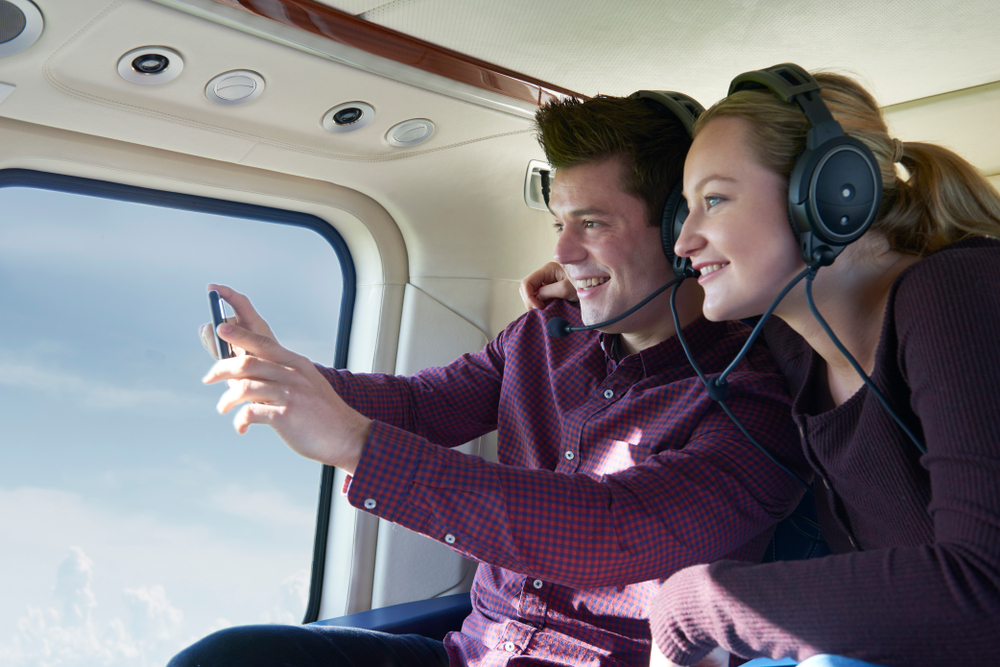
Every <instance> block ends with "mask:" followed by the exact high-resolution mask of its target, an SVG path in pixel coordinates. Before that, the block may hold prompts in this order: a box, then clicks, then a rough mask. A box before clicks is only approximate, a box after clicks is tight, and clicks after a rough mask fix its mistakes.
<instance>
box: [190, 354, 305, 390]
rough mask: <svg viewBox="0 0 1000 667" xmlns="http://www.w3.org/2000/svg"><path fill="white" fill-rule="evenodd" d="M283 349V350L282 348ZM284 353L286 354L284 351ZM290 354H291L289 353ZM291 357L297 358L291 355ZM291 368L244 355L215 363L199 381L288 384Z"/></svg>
mask: <svg viewBox="0 0 1000 667" xmlns="http://www.w3.org/2000/svg"><path fill="white" fill-rule="evenodd" d="M282 349H284V348H282ZM285 352H288V351H287V350H285ZM289 354H292V353H289ZM292 356H297V355H294V354H292ZM290 368H291V366H288V365H286V364H281V363H277V362H274V361H271V360H269V359H265V358H263V357H259V356H255V355H245V356H241V357H233V358H231V359H223V360H222V361H217V362H215V365H213V366H212V367H211V368H210V369H209V370H208V373H207V374H206V375H205V377H203V378H202V379H201V381H202V382H203V383H205V384H213V383H215V382H219V381H221V380H229V386H235V385H234V383H235V382H238V381H241V380H258V381H262V382H288V381H289V379H290V378H289V375H288V373H289V372H290V370H289V369H290Z"/></svg>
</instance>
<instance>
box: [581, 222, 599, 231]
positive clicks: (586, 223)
mask: <svg viewBox="0 0 1000 667" xmlns="http://www.w3.org/2000/svg"><path fill="white" fill-rule="evenodd" d="M599 224H601V223H599V222H598V221H597V220H584V221H583V226H584V227H586V228H587V229H592V228H594V227H596V226H598V225H599Z"/></svg>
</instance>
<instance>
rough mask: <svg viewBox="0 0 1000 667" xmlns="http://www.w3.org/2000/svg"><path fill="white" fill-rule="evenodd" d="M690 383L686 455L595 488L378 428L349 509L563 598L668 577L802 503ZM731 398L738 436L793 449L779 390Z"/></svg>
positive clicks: (664, 455) (658, 460) (589, 481)
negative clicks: (700, 404) (539, 582)
mask: <svg viewBox="0 0 1000 667" xmlns="http://www.w3.org/2000/svg"><path fill="white" fill-rule="evenodd" d="M695 382H696V381H694V382H692V383H691V388H692V391H691V400H693V401H694V400H699V401H704V402H705V404H704V410H703V412H702V417H701V420H700V422H699V423H698V424H697V426H696V427H695V429H694V431H693V435H692V437H691V438H690V439H689V440H688V441H687V443H686V444H684V446H683V447H681V448H678V449H670V448H663V449H662V450H660V451H658V452H657V453H656V454H654V455H652V456H650V457H648V458H647V459H646V460H645V461H644V462H642V463H641V464H639V465H636V466H633V467H631V468H628V469H626V470H624V471H621V472H618V473H615V474H611V475H606V476H604V477H602V478H600V479H594V478H591V477H589V476H587V475H583V474H565V473H560V472H554V471H551V470H539V469H526V468H521V467H513V466H505V465H501V464H497V463H491V462H487V461H485V460H482V459H480V458H478V457H472V456H467V455H465V454H462V453H461V452H457V451H454V450H448V449H444V448H441V447H436V446H434V445H433V444H431V443H429V442H427V441H426V440H425V439H424V438H421V437H420V436H418V435H415V434H412V433H407V432H405V431H402V430H400V429H398V428H396V427H394V426H390V425H388V424H384V423H379V422H376V423H374V424H373V428H372V432H371V435H370V437H369V439H368V441H367V443H366V445H365V449H364V452H363V454H362V457H361V462H360V463H359V465H358V468H357V470H356V471H355V475H354V479H353V481H352V483H351V486H350V489H349V493H348V500H349V501H350V502H351V504H352V505H354V506H355V507H364V508H365V509H367V510H369V511H371V512H372V513H374V514H377V515H378V516H380V517H382V518H384V519H387V520H389V521H393V522H396V523H398V524H400V525H403V526H405V527H407V528H410V529H411V530H415V531H417V532H419V533H422V534H424V535H427V536H429V537H431V538H433V539H435V540H439V541H442V542H444V543H446V544H448V545H450V546H451V547H452V548H454V549H456V550H457V551H459V552H460V553H462V554H463V555H466V556H468V557H470V558H473V559H476V560H480V561H483V562H487V563H489V564H491V565H494V566H498V567H502V568H505V569H508V570H511V571H513V572H517V573H520V574H524V575H527V576H531V577H538V578H541V579H543V580H546V581H551V582H553V583H557V584H561V585H565V586H570V587H573V588H595V587H600V586H610V585H624V584H630V583H635V582H639V581H646V580H649V579H660V578H665V577H666V576H668V575H669V574H671V573H673V572H675V571H676V570H678V569H680V568H681V567H684V566H687V565H691V564H694V563H701V562H707V561H709V560H713V559H716V558H720V557H722V556H724V555H726V554H728V553H730V552H732V551H733V550H735V549H737V548H738V547H740V546H742V545H744V544H745V543H747V542H748V541H750V540H751V539H753V538H754V537H756V536H758V535H759V534H760V533H761V532H763V531H764V530H766V529H767V528H768V527H769V526H771V525H772V524H774V523H775V522H776V521H777V520H779V519H780V518H782V517H783V516H785V515H787V514H788V513H790V512H791V511H792V510H793V509H794V507H795V505H796V504H797V502H798V499H799V498H800V497H801V492H802V491H801V487H799V486H798V485H797V483H796V482H795V481H794V480H792V479H791V478H790V477H789V476H788V475H787V474H786V473H784V472H782V471H780V470H779V469H778V468H777V467H775V466H774V465H773V464H772V463H771V462H770V461H768V460H766V459H765V458H764V456H763V455H762V454H761V453H759V452H757V451H756V450H755V449H753V448H752V446H751V445H750V444H749V443H748V442H747V441H746V440H745V439H744V438H743V436H742V435H741V434H740V433H739V432H738V431H737V429H736V427H735V426H734V425H733V424H732V422H730V421H729V419H728V417H726V416H725V414H724V413H722V411H721V410H719V409H718V407H717V406H715V405H714V404H712V403H711V401H710V400H709V399H708V398H707V397H706V396H705V392H704V388H703V387H701V386H700V385H696V384H695ZM774 384H775V385H777V384H779V383H778V382H777V381H776V382H775V383H774ZM730 386H731V387H736V389H737V390H736V391H735V392H734V394H733V395H732V398H731V403H732V406H731V407H733V408H734V410H735V411H736V412H738V413H740V414H741V415H742V416H743V418H744V419H745V420H746V422H747V423H748V428H750V429H751V430H753V431H756V432H757V433H758V437H761V435H760V434H761V433H765V432H766V433H767V435H768V436H769V439H770V440H771V441H772V442H782V443H784V446H785V447H786V448H787V449H786V450H785V452H786V453H787V451H788V450H795V449H797V448H798V440H797V433H796V432H795V427H794V424H793V423H792V422H791V420H790V419H789V418H788V410H789V408H788V402H787V400H788V399H787V395H786V393H785V391H784V387H783V386H781V387H778V386H774V387H772V391H771V393H770V394H768V393H767V392H761V391H755V392H753V393H744V392H741V391H740V390H739V386H740V382H739V381H738V380H737V381H733V382H731V385H730ZM799 473H800V474H802V475H805V474H806V473H805V472H804V470H802V468H801V467H800V468H799Z"/></svg>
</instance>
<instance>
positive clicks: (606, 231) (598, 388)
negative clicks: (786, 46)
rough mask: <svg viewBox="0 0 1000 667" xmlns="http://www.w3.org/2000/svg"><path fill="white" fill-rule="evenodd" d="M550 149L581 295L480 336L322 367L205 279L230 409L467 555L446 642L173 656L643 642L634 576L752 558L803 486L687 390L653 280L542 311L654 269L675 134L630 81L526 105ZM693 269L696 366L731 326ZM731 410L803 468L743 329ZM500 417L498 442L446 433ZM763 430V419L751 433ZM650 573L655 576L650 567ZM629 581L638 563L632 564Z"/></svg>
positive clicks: (411, 660) (626, 658)
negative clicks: (707, 316) (403, 361)
mask: <svg viewBox="0 0 1000 667" xmlns="http://www.w3.org/2000/svg"><path fill="white" fill-rule="evenodd" d="M537 120H538V126H539V130H540V142H541V143H542V146H543V147H544V148H545V151H546V154H547V155H548V157H549V160H550V161H551V162H552V163H553V165H554V166H555V167H556V168H557V172H556V175H555V180H554V184H553V188H552V196H551V202H550V207H551V210H552V212H553V215H554V216H555V220H556V232H557V241H556V250H555V258H556V260H557V261H558V262H559V263H560V264H561V265H562V267H563V270H564V271H565V272H566V273H567V274H568V275H569V276H570V277H571V278H572V279H573V280H574V281H575V284H576V287H577V290H578V294H579V298H580V305H579V310H577V307H576V306H573V305H571V304H568V303H566V302H564V301H561V300H557V301H554V302H553V303H551V304H550V305H549V306H548V307H546V308H545V309H544V310H532V311H531V312H529V313H527V314H525V315H523V316H522V317H520V318H519V319H518V320H516V321H515V322H513V323H512V324H511V325H509V326H508V327H507V328H506V329H505V330H504V331H503V332H501V333H500V334H499V335H498V336H497V338H496V339H495V340H493V341H492V342H491V343H489V344H488V345H487V346H486V348H485V349H484V350H482V351H481V352H478V353H476V354H469V355H464V356H463V357H462V358H460V359H458V360H457V361H455V362H453V363H452V364H451V365H449V366H447V367H444V368H433V369H427V370H424V371H421V372H420V373H418V374H416V375H414V376H412V377H395V376H388V375H354V374H351V373H349V372H347V371H335V370H330V369H317V368H316V367H315V366H313V364H312V363H310V362H309V361H308V360H307V359H304V358H302V357H300V356H298V355H295V354H294V353H292V352H289V351H288V350H285V349H284V348H282V347H281V346H280V345H278V344H277V343H276V342H275V341H274V340H273V336H271V334H270V330H269V329H268V328H267V325H266V323H264V321H263V320H261V319H260V317H259V316H258V315H257V314H256V313H255V312H254V310H253V308H252V307H251V306H250V303H249V301H247V299H246V298H245V297H243V296H242V295H239V294H237V293H235V292H232V291H231V290H229V289H228V288H224V287H217V286H211V287H216V288H217V289H218V290H219V292H220V293H221V295H222V296H223V297H224V298H225V299H226V300H227V301H229V302H230V304H231V305H232V306H233V307H234V310H235V311H236V313H237V315H238V318H239V322H240V324H241V325H242V327H245V328H241V327H238V326H232V325H223V326H222V327H220V328H219V334H220V336H222V337H223V338H225V339H226V340H228V341H230V342H232V343H233V344H234V345H236V346H238V347H240V348H243V349H245V350H247V351H248V352H251V353H252V354H253V355H255V356H247V357H242V358H239V359H235V360H227V361H222V362H219V363H218V364H216V366H215V367H213V369H212V370H211V371H210V372H209V374H208V376H206V378H205V381H206V382H217V381H223V380H236V381H238V382H230V385H231V386H230V388H229V390H228V391H226V392H225V394H224V395H223V397H222V399H221V400H220V402H219V409H220V411H222V412H226V411H228V410H230V409H233V408H236V407H237V406H239V405H240V404H244V403H245V404H244V405H243V406H242V407H241V408H239V410H238V412H237V415H236V417H235V419H234V422H235V425H236V428H237V430H238V431H240V432H241V433H242V432H245V430H246V429H247V428H248V427H249V426H250V425H251V424H254V423H265V424H269V425H270V426H272V427H273V428H274V429H275V430H276V431H277V432H278V433H279V435H281V437H282V438H283V439H284V440H285V442H286V443H288V445H289V446H290V447H292V449H294V450H295V451H297V452H298V453H300V454H302V455H303V456H307V457H309V458H313V459H316V460H318V461H322V462H323V463H325V464H328V465H333V466H337V467H340V468H342V469H344V470H345V471H347V472H348V473H351V474H352V475H353V478H352V480H351V482H350V485H349V488H348V490H347V496H348V500H349V501H350V502H351V504H352V505H354V506H355V507H358V508H359V509H364V510H366V511H369V512H371V513H373V514H376V515H378V516H380V517H382V518H385V519H387V520H390V521H394V522H397V523H399V524H400V525H403V526H406V527H407V528H410V529H412V530H415V531H417V532H420V533H423V534H424V535H428V536H430V537H432V538H433V539H436V540H439V541H441V542H443V543H445V544H447V545H449V546H451V547H452V548H453V549H455V550H457V551H459V552H461V553H463V554H465V555H467V556H469V557H471V558H474V559H476V560H479V561H480V562H481V563H482V565H481V566H480V567H479V570H478V572H477V575H476V580H475V583H474V585H473V589H472V600H473V612H472V614H471V615H470V616H469V618H468V619H466V621H465V624H464V626H463V628H462V631H461V632H456V633H451V634H450V635H449V636H448V637H447V638H446V639H445V642H444V643H443V644H441V643H439V642H432V641H431V640H427V639H424V638H418V637H413V636H407V637H401V638H400V637H392V636H389V635H382V634H379V633H370V632H364V631H344V630H341V629H338V628H331V627H323V626H307V627H289V626H252V627H250V628H234V629H231V630H225V631H222V632H220V633H217V634H215V635H211V636H209V637H207V638H206V639H204V640H202V641H201V642H199V643H198V644H195V645H194V646H193V647H191V648H189V649H188V650H187V651H185V652H184V653H182V654H180V655H179V656H178V657H177V658H175V661H174V662H172V663H171V666H172V667H180V666H182V665H195V664H200V665H203V666H206V667H207V666H209V665H256V664H260V665H268V664H294V665H314V664H315V665H319V664H324V665H359V666H360V665H373V664H379V665H382V664H386V665H401V666H402V665H406V666H407V667H411V666H414V665H425V664H427V665H506V664H508V663H509V664H511V665H532V664H535V665H542V664H544V665H582V664H588V665H609V666H610V665H615V666H618V665H645V664H646V663H647V662H648V660H649V646H650V639H649V629H648V625H647V622H646V620H645V618H644V612H643V610H644V607H645V603H646V601H647V599H648V598H649V596H650V595H652V593H653V592H654V591H655V590H656V588H657V585H658V582H659V581H662V580H663V579H664V578H666V577H668V576H669V575H670V574H671V573H673V572H675V571H676V570H678V569H680V568H681V567H684V566H686V565H690V564H694V563H701V562H707V561H711V560H715V559H718V558H721V557H723V556H727V555H728V557H730V558H742V559H759V558H760V557H761V555H762V553H763V548H764V546H765V545H766V542H767V536H768V530H767V529H768V528H769V527H770V526H771V525H772V524H773V523H774V522H775V521H776V520H778V519H780V518H781V517H782V516H784V515H786V514H787V513H788V512H790V511H791V510H792V509H793V508H794V506H795V504H796V502H797V500H798V498H799V496H800V495H801V489H800V488H799V487H797V485H796V483H795V482H794V481H793V480H792V479H791V478H790V477H789V476H788V475H786V474H785V473H784V472H782V471H781V470H780V469H778V468H777V467H776V466H775V465H774V464H773V463H771V462H770V461H768V460H767V459H766V458H765V457H764V455H763V454H761V453H760V452H759V451H757V450H756V449H754V448H753V447H752V446H751V445H750V444H749V443H748V442H747V441H746V440H745V439H744V437H743V436H742V435H741V434H740V432H739V431H738V429H737V427H736V426H735V425H734V424H733V423H732V422H731V421H730V420H729V419H728V418H727V417H726V416H725V415H724V413H722V412H721V410H720V409H719V408H718V406H716V405H715V404H713V403H712V402H711V401H710V400H709V399H708V397H707V396H706V393H705V390H704V388H703V387H702V386H701V384H700V382H699V380H698V378H697V377H696V376H695V374H694V372H693V371H692V370H691V369H690V367H689V366H688V364H687V361H686V359H685V357H684V355H683V353H682V351H681V348H680V345H679V344H678V343H677V341H676V338H675V337H674V326H673V322H672V319H671V316H670V313H669V310H668V309H667V299H668V295H667V294H666V293H665V294H663V295H661V296H660V297H658V298H657V299H655V300H654V301H653V302H651V303H650V304H649V305H647V306H646V307H644V308H642V309H640V310H639V311H637V312H635V313H634V314H632V315H630V316H629V317H627V318H625V319H623V320H621V321H620V322H618V323H616V324H615V325H613V326H608V327H605V328H604V329H603V330H602V332H597V331H587V332H581V333H576V334H572V335H570V336H568V337H564V338H552V337H549V336H548V335H547V334H546V322H547V321H548V319H550V318H552V317H562V318H565V319H566V320H568V321H569V322H570V324H576V325H578V324H580V323H581V322H586V323H596V322H599V321H602V320H604V319H606V318H609V317H612V316H615V315H618V314H620V313H622V312H624V311H625V310H626V309H628V308H629V307H631V306H633V305H635V304H636V303H638V302H639V301H640V300H641V299H643V298H644V297H645V296H647V295H648V294H650V293H651V292H653V291H654V290H655V289H656V288H658V287H660V286H661V285H663V284H664V283H666V282H667V281H668V280H669V279H670V278H672V269H671V267H670V266H669V264H668V261H667V259H666V257H665V255H664V253H663V251H662V249H661V245H660V240H659V229H658V228H657V227H656V226H655V225H656V224H658V222H659V217H660V210H661V209H662V207H663V202H664V200H665V197H666V193H667V192H668V190H669V188H670V186H671V185H672V184H673V183H674V182H675V181H676V180H677V179H679V178H680V176H681V171H682V168H683V161H684V156H685V154H686V152H687V149H688V146H689V145H690V138H689V137H688V136H687V132H686V131H685V129H684V127H683V126H682V124H681V123H680V122H679V121H678V120H677V119H676V118H674V117H672V116H670V115H669V114H664V113H662V112H658V111H657V110H655V109H652V108H650V107H647V106H646V105H645V104H644V103H643V102H641V101H638V100H631V99H626V98H610V97H599V98H596V99H594V100H590V101H588V102H585V103H577V102H574V101H568V102H556V103H553V104H552V105H549V106H547V107H545V108H543V109H542V110H540V111H539V113H538V116H537ZM700 298H701V297H700V291H699V288H698V286H697V285H696V284H695V282H694V281H688V283H685V285H684V287H683V289H682V290H681V292H680V294H679V299H678V300H679V305H680V315H681V322H682V325H684V326H685V332H686V336H687V338H688V340H689V342H690V345H691V347H692V349H693V351H694V354H695V355H696V356H697V357H698V358H699V361H700V362H701V364H702V366H703V368H704V369H705V371H706V372H709V373H713V372H714V373H717V372H720V371H721V370H722V369H723V368H724V367H725V366H726V365H727V363H728V361H729V360H731V359H732V358H733V357H734V356H735V354H736V352H737V351H738V349H739V348H740V347H741V346H742V344H743V342H744V341H745V340H746V334H747V331H746V329H745V327H742V326H741V325H738V324H728V323H722V324H714V323H710V322H707V321H706V320H704V319H702V318H701V317H700ZM729 385H730V399H729V404H730V407H731V409H732V410H733V411H734V412H735V413H736V414H737V415H738V416H739V417H740V419H741V420H742V421H743V423H744V424H745V425H746V426H747V428H748V429H749V430H750V431H752V432H754V433H756V434H757V437H758V439H761V440H764V441H765V442H766V443H768V446H769V448H770V450H771V452H772V453H773V454H774V455H775V456H776V457H778V458H779V459H782V460H784V461H785V462H786V463H787V464H789V465H791V466H792V467H793V468H795V469H797V470H798V471H799V472H800V473H801V474H805V472H804V471H805V469H806V466H805V463H804V461H803V460H802V458H801V453H800V450H799V445H798V440H797V433H796V431H795V429H794V426H793V425H792V423H791V421H790V419H789V417H788V414H789V405H788V399H787V396H786V394H785V389H784V386H785V385H784V380H783V379H782V378H781V376H779V375H778V373H777V370H776V369H775V368H774V366H773V365H772V363H771V361H770V360H769V358H768V357H767V356H766V354H764V352H762V351H761V350H759V349H758V350H755V351H754V352H752V353H751V354H750V355H749V357H748V360H747V361H745V362H743V363H742V364H741V366H740V367H739V369H738V370H737V371H735V372H734V373H733V374H731V375H730V376H729ZM493 429H497V430H498V457H499V463H496V464H494V463H489V462H486V461H484V460H482V459H479V458H476V457H470V456H466V455H464V454H461V453H459V452H456V451H453V450H451V449H448V448H449V447H453V446H456V445H459V444H462V443H464V442H466V441H468V440H471V439H473V438H476V437H478V436H480V435H482V434H484V433H487V432H489V431H491V430H493ZM764 436H766V437H764ZM650 580H652V581H650ZM641 582H646V583H641Z"/></svg>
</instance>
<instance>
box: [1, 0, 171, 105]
mask: <svg viewBox="0 0 1000 667" xmlns="http://www.w3.org/2000/svg"><path fill="white" fill-rule="evenodd" d="M0 1H2V0H0ZM182 71H184V60H183V59H181V56H180V54H179V53H177V52H176V51H174V50H173V49H168V48H166V47H165V46H144V47H142V48H141V49H132V50H131V51H129V52H128V53H126V54H125V55H123V56H122V57H121V58H119V59H118V73H119V74H120V75H121V77H122V78H123V79H125V80H126V81H128V82H130V83H138V84H142V85H144V86H155V85H156V84H158V83H166V82H167V81H170V80H172V79H176V78H177V76H178V75H179V74H180V73H181V72H182Z"/></svg>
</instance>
